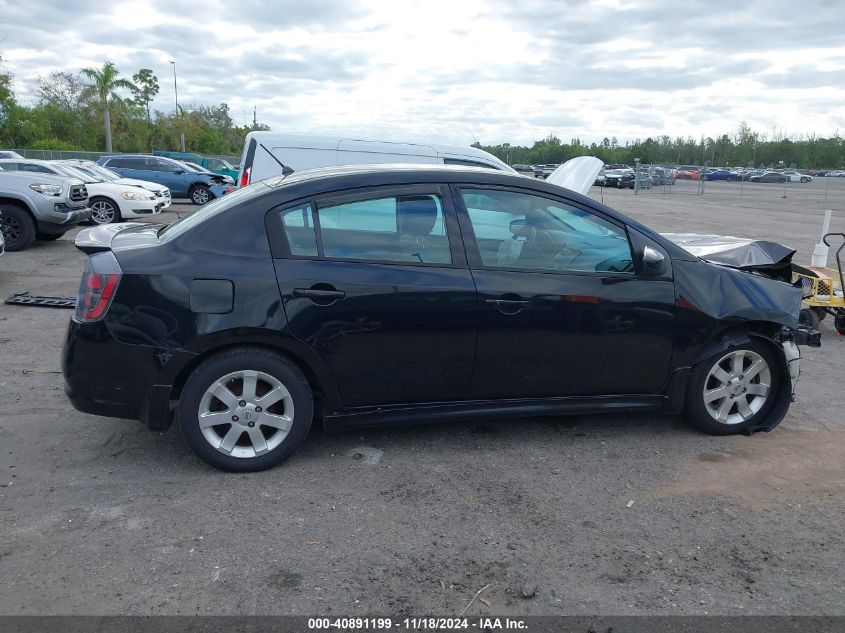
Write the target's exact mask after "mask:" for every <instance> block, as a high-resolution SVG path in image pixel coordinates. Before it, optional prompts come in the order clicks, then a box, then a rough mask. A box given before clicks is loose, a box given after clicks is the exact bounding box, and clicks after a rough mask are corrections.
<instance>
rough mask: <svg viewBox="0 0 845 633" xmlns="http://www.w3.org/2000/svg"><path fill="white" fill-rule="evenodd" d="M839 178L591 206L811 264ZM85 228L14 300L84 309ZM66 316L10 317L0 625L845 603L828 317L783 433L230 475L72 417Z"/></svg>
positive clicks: (554, 436) (604, 423)
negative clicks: (47, 619) (748, 240)
mask: <svg viewBox="0 0 845 633" xmlns="http://www.w3.org/2000/svg"><path fill="white" fill-rule="evenodd" d="M824 180H825V179H820V181H821V182H820V181H816V182H814V183H811V184H810V185H809V186H808V187H806V188H805V189H798V186H797V185H796V186H795V187H793V188H790V196H789V197H787V198H786V199H784V198H781V197H780V195H779V193H780V192H778V191H776V190H775V189H776V188H778V185H759V186H757V187H754V186H749V185H746V186H745V187H744V189H743V196H742V197H739V196H738V195H736V193H737V190H738V185H736V184H735V183H733V184H727V183H708V185H707V188H708V189H707V190H708V195H705V196H696V195H693V191H694V188H695V185H694V184H692V183H681V184H679V186H678V187H677V188H676V189H675V190H674V191H673V193H672V194H671V195H667V194H665V193H663V192H662V188H658V189H655V190H652V191H651V192H647V193H644V194H643V195H638V196H635V195H634V194H633V192H631V191H613V190H607V191H603V192H602V191H599V190H594V191H593V192H592V195H594V196H595V197H597V198H598V197H601V196H603V197H604V200H605V202H607V203H609V204H610V205H611V206H614V207H616V208H618V209H620V210H622V211H625V212H627V213H629V214H631V215H632V216H634V217H636V218H637V219H639V220H641V221H643V222H645V223H647V224H649V225H650V226H652V227H653V228H656V229H658V230H662V231H689V232H700V233H720V234H734V235H746V236H756V237H761V238H769V239H774V240H778V241H782V242H785V243H787V244H790V245H792V246H794V247H796V248H798V249H799V255H798V256H797V257H796V260H797V261H802V262H803V261H808V260H809V258H810V253H811V250H812V244H813V243H814V242H815V241H816V239H817V234H818V231H819V229H820V226H821V217H822V215H823V209H824V208H834V209H835V210H836V213H837V216H836V218H835V222H834V226H833V227H832V230H843V229H845V208H843V207H844V206H845V202H843V201H845V179H843V180H842V181H841V182H839V181H835V182H833V183H830V184H829V191H828V199H827V200H826V201H825V200H824V199H823V197H822V196H823V195H824V188H825V184H826V183H825V182H824ZM831 180H834V179H831ZM720 187H721V188H720ZM728 187H731V188H728ZM780 189H781V190H782V187H780ZM183 210H189V208H188V207H184V208H183ZM173 217H174V214H173V213H167V214H164V215H163V216H162V217H161V218H160V220H159V221H170V220H171V219H173ZM71 238H72V235H71V234H69V235H67V236H65V237H64V238H63V239H60V240H58V241H56V242H51V243H39V244H37V245H36V246H34V247H33V248H32V249H30V250H28V251H26V252H23V253H9V254H7V255H6V256H4V257H3V258H0V294H2V296H4V297H5V296H7V295H8V294H11V293H12V292H16V291H22V290H29V291H31V292H33V293H39V294H49V295H73V294H75V291H76V286H77V284H78V280H79V274H80V270H81V265H82V262H83V256H82V254H81V253H79V252H78V251H76V250H75V249H74V248H73V245H72V239H71ZM68 316H69V312H68V311H67V310H55V309H45V308H27V307H19V306H9V305H0V358H2V361H3V362H2V367H0V393H2V394H3V400H4V406H3V407H2V411H1V412H0V485H2V488H0V578H2V579H3V580H2V582H0V613H2V614H142V615H143V614H152V613H157V614H158V613H161V614H244V615H253V614H341V615H344V614H345V615H353V614H354V615H361V614H373V613H384V614H389V615H393V616H396V617H398V616H400V615H411V614H415V615H420V614H444V615H449V614H457V613H459V612H460V611H461V610H462V609H463V608H464V606H465V605H466V604H467V603H468V602H469V600H470V598H471V597H472V596H473V594H474V593H475V592H476V591H477V590H479V589H480V588H482V587H485V586H487V588H486V589H485V590H484V591H483V592H482V593H481V594H480V596H479V599H477V600H475V601H474V602H473V604H472V606H471V607H470V609H469V610H468V611H467V615H477V614H514V615H528V614H538V615H539V614H544V615H545V614H548V615H552V614H554V615H556V614H588V613H600V614H607V615H613V614H705V613H707V614H828V615H833V614H838V615H843V614H845V556H844V555H843V544H842V525H843V524H845V504H843V498H845V495H843V487H845V466H843V463H844V462H843V458H842V457H843V452H845V416H843V414H842V412H841V411H842V406H843V404H845V400H843V396H842V395H841V391H840V388H841V377H842V370H843V366H845V360H843V352H845V345H843V338H842V337H839V336H837V335H836V333H835V331H834V330H833V327H832V324H831V323H830V319H828V320H826V321H824V322H823V324H822V327H823V336H824V338H823V346H822V347H821V348H820V349H807V348H805V349H804V350H803V351H804V359H803V360H802V369H803V371H802V376H801V382H800V384H799V387H798V395H797V402H796V403H795V404H794V405H793V407H792V409H791V410H790V413H789V415H788V416H787V418H786V420H785V421H784V422H783V423H782V424H781V425H780V427H778V428H777V429H775V430H774V431H773V432H771V433H768V434H758V435H755V436H753V437H744V436H740V437H724V438H715V437H708V436H705V435H702V434H699V433H697V432H695V431H693V430H691V429H690V428H688V427H687V426H686V425H685V424H683V422H682V421H680V420H679V419H676V418H672V417H663V416H654V415H648V416H637V417H634V416H620V415H614V416H606V417H598V416H596V417H593V416H579V417H572V418H560V419H553V420H548V419H546V420H512V421H511V420H508V421H503V422H502V421H497V422H489V423H467V424H453V425H436V426H416V427H407V428H401V429H382V430H375V431H366V432H356V433H354V434H345V435H332V436H327V435H324V434H322V433H320V432H316V431H315V432H313V433H312V434H311V436H310V437H309V439H308V441H307V442H306V444H305V446H304V447H303V449H302V450H300V451H299V453H298V454H296V455H295V456H294V457H293V458H292V459H290V460H289V461H288V462H286V463H285V464H284V465H283V466H281V467H279V468H276V469H274V470H271V471H268V472H263V473H257V474H249V475H231V474H224V473H221V472H217V471H215V470H212V469H210V468H209V467H207V466H205V465H204V464H203V463H202V462H200V461H199V460H198V459H197V458H195V457H194V456H193V455H192V454H191V453H190V452H189V451H188V450H187V448H186V446H185V444H184V442H183V441H182V439H181V437H180V436H179V433H178V432H177V431H176V430H175V429H171V431H170V432H168V433H166V434H163V435H157V434H153V433H150V432H149V431H147V430H146V429H144V428H142V427H141V425H140V424H137V423H133V422H131V421H124V420H113V419H107V418H99V417H94V416H88V415H85V414H82V413H78V412H76V411H74V410H73V409H72V408H71V407H70V406H69V404H68V402H67V400H66V399H65V397H64V395H63V392H62V378H61V374H60V372H59V353H60V349H61V345H62V341H63V337H64V330H65V325H66V323H67V320H68Z"/></svg>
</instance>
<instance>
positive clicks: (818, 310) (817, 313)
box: [813, 308, 827, 322]
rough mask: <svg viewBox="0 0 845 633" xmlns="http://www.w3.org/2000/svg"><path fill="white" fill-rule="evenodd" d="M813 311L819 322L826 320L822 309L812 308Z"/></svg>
mask: <svg viewBox="0 0 845 633" xmlns="http://www.w3.org/2000/svg"><path fill="white" fill-rule="evenodd" d="M813 311H814V312H815V313H816V316H817V317H819V322H822V321H824V320H825V319H826V318H827V310H825V309H824V308H813Z"/></svg>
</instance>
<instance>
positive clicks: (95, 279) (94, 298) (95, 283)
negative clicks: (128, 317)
mask: <svg viewBox="0 0 845 633" xmlns="http://www.w3.org/2000/svg"><path fill="white" fill-rule="evenodd" d="M121 275H122V271H121V270H120V265H119V264H118V263H117V258H115V256H114V254H113V253H112V252H111V251H105V252H101V253H94V254H93V255H91V257H89V258H88V261H87V262H86V263H85V270H83V271H82V281H81V282H80V284H79V296H78V297H77V298H76V319H77V321H81V322H83V323H89V322H91V321H97V320H98V319H102V318H103V316H104V315H105V314H106V311H107V310H108V309H109V306H110V305H111V302H112V299H113V298H114V294H115V292H116V291H117V285H118V283H120V277H121Z"/></svg>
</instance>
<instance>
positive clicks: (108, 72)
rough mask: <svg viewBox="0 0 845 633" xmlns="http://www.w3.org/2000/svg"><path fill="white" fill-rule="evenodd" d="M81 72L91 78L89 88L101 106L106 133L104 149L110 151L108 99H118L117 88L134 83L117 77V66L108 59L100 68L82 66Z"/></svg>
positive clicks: (130, 85) (127, 87)
mask: <svg viewBox="0 0 845 633" xmlns="http://www.w3.org/2000/svg"><path fill="white" fill-rule="evenodd" d="M82 74H83V75H85V76H86V77H88V79H90V80H91V84H89V86H88V87H89V89H90V90H91V92H93V93H94V95H95V96H96V97H97V99H98V100H99V102H100V106H101V107H102V108H103V129H104V130H105V133H106V151H107V152H111V151H112V149H111V114H109V99H112V100H114V99H120V97H119V96H118V95H117V94H116V93H115V91H116V90H117V89H119V88H126V89H127V90H131V89H132V88H134V87H135V85H134V84H133V83H132V82H131V81H128V80H126V79H121V78H120V77H119V75H120V73H119V72H118V70H117V67H116V66H115V65H114V64H113V63H111V62H110V61H106V62H105V63H104V64H103V67H102V68H83V69H82Z"/></svg>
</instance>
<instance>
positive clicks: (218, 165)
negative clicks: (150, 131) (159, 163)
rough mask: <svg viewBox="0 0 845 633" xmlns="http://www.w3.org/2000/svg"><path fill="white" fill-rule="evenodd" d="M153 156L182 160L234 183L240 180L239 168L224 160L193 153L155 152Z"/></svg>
mask: <svg viewBox="0 0 845 633" xmlns="http://www.w3.org/2000/svg"><path fill="white" fill-rule="evenodd" d="M153 155H155V156H164V157H166V158H172V159H174V160H180V161H184V162H186V163H192V164H194V165H199V166H200V167H202V168H204V169H206V170H208V171H210V172H211V173H213V174H220V175H221V176H228V177H229V178H231V179H232V182H233V183H234V182H236V181H237V180H238V168H237V167H235V166H234V165H232V164H231V163H230V162H229V161H227V160H226V159H224V158H214V157H212V156H201V155H200V154H194V153H191V152H165V151H155V152H153Z"/></svg>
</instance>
